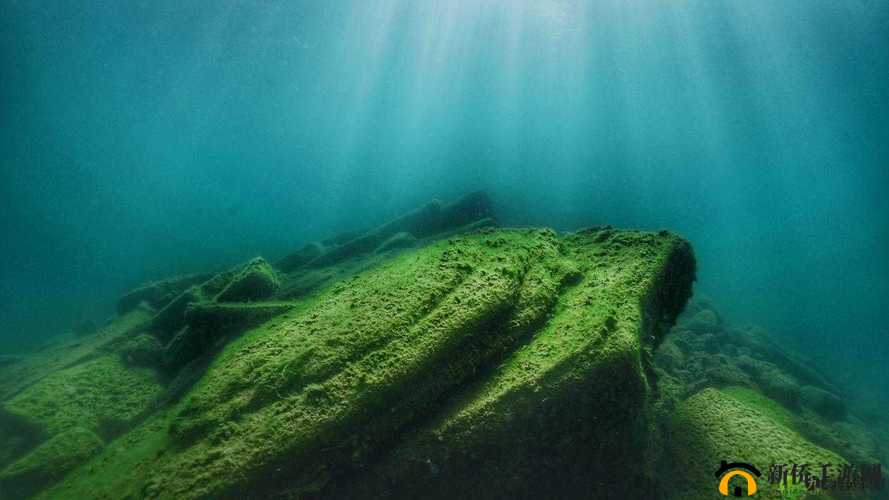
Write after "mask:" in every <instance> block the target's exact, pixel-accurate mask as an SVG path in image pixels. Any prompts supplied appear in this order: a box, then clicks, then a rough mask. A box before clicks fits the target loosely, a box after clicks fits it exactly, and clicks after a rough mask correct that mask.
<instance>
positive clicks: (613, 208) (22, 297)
mask: <svg viewBox="0 0 889 500" xmlns="http://www.w3.org/2000/svg"><path fill="white" fill-rule="evenodd" d="M2 11H3V14H2V16H0V71H2V74H0V130H2V132H0V141H2V142H0V162H2V167H0V214H2V215H0V217H2V218H0V221H2V226H0V231H2V234H3V238H2V245H0V318H2V320H0V354H17V353H24V352H27V351H29V350H30V349H33V348H34V347H35V346H37V345H39V344H40V343H42V342H44V341H45V340H47V339H49V338H50V337H53V336H55V335H58V334H61V333H65V332H67V331H70V330H71V329H73V328H76V327H77V325H79V324H81V323H83V322H84V321H92V322H94V323H96V324H102V323H103V322H104V321H105V318H106V317H108V316H110V315H111V314H112V313H113V311H114V303H115V300H116V298H117V297H118V296H120V295H121V294H122V293H124V292H125V291H127V290H129V289H132V288H134V287H135V286H137V285H138V284H140V283H142V282H146V281H150V280H153V279H159V278H163V277H167V276H171V275H175V274H180V273H186V272H210V271H216V270H219V269H221V268H225V267H228V266H232V265H235V264H237V263H239V262H243V261H245V260H247V259H249V258H252V257H255V256H257V255H264V256H266V257H269V258H277V257H281V256H283V255H286V254H288V253H290V252H292V251H293V250H294V249H296V248H299V247H300V246H302V245H303V244H305V243H307V242H309V241H313V240H316V239H322V238H325V237H328V236H331V235H334V234H337V233H339V232H342V231H346V230H355V229H367V228H370V227H374V226H376V225H378V224H380V223H383V222H385V221H387V220H389V219H391V218H393V217H395V216H397V215H399V214H401V213H404V212H405V211H406V210H409V209H411V208H413V207H416V206H418V205H420V204H422V203H423V202H425V201H427V200H429V199H432V198H439V199H442V200H450V199H453V198H455V197H456V196H458V195H460V194H462V193H465V192H469V191H475V190H484V191H486V192H487V193H488V194H489V196H490V197H491V199H492V200H493V203H494V206H495V207H496V209H497V213H498V217H499V219H500V222H501V224H502V225H505V226H546V227H553V228H555V229H557V230H560V231H571V230H576V229H580V228H583V227H587V226H593V225H602V224H610V225H614V226H616V227H631V228H642V229H650V230H660V229H669V230H671V231H675V232H677V233H679V234H681V235H683V236H684V237H685V238H687V239H688V240H689V241H690V242H691V243H692V245H693V247H694V249H695V253H696V255H697V260H698V265H699V270H698V281H697V284H696V294H698V295H704V296H707V297H709V298H710V299H711V300H712V301H713V302H714V303H716V304H718V305H719V307H720V309H721V310H722V311H723V313H724V314H725V315H726V316H727V317H729V318H731V319H732V321H733V322H735V323H739V324H740V323H750V324H758V325H762V326H763V327H765V328H766V329H767V330H768V331H769V332H770V335H771V336H772V337H773V338H775V339H778V340H779V341H780V342H782V343H784V344H785V345H787V346H789V347H792V348H793V349H795V350H797V351H799V352H802V353H805V354H807V355H808V356H810V357H811V358H813V359H814V360H815V362H816V363H817V366H818V367H819V369H820V370H823V371H825V372H829V373H830V375H831V376H832V377H834V379H836V380H840V381H843V382H844V383H845V384H846V386H847V387H850V388H852V389H850V390H854V391H855V394H854V396H856V397H867V398H871V399H873V400H874V401H889V391H887V389H886V387H889V370H887V368H886V361H887V359H889V323H887V321H886V319H887V310H889V259H887V255H889V2H886V1H883V0H843V1H827V0H813V1H805V2H803V1H797V2H793V1H785V2H774V1H712V0H687V1H667V0H663V1H640V2H624V1H619V0H605V1H590V2H581V1H556V0H552V1H531V0H527V1H519V0H449V1H419V2H418V1H407V0H403V1H396V0H362V1H345V0H343V1H301V2H292V1H276V0H271V1H247V0H243V1H234V0H224V1H213V2H210V1H188V2H183V1H168V0H161V1H152V2H145V1H124V2H119V1H104V0H85V1H81V2H58V1H46V0H3V4H2ZM850 397H851V396H850Z"/></svg>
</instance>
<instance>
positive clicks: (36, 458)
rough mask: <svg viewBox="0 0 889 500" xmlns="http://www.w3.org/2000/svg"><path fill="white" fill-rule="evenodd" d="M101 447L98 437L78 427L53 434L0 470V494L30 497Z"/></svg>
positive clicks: (101, 443) (94, 453) (10, 496)
mask: <svg viewBox="0 0 889 500" xmlns="http://www.w3.org/2000/svg"><path fill="white" fill-rule="evenodd" d="M102 446H103V442H102V440H101V438H99V436H97V435H96V434H95V433H93V432H92V431H89V430H86V429H83V428H80V427H72V428H70V429H67V430H65V431H64V432H61V433H59V434H56V435H55V436H53V437H52V438H50V439H48V440H47V441H45V442H43V443H42V444H40V446H38V447H37V448H35V449H34V450H33V451H31V452H30V453H28V454H27V455H25V456H24V457H22V458H21V459H19V460H17V461H16V462H14V463H13V464H11V465H10V466H8V467H6V468H5V469H3V470H2V471H0V493H2V494H3V495H5V496H8V497H9V498H13V497H19V498H21V497H26V496H30V495H32V494H33V493H35V492H36V490H39V489H41V488H42V487H44V486H45V485H47V484H52V483H54V482H55V481H58V480H59V479H61V478H62V477H64V475H65V474H66V473H67V472H68V471H70V470H72V469H74V468H76V467H78V466H79V465H81V464H83V462H84V461H86V460H88V459H89V458H91V457H93V456H94V455H96V454H97V453H98V452H99V450H101V449H102Z"/></svg>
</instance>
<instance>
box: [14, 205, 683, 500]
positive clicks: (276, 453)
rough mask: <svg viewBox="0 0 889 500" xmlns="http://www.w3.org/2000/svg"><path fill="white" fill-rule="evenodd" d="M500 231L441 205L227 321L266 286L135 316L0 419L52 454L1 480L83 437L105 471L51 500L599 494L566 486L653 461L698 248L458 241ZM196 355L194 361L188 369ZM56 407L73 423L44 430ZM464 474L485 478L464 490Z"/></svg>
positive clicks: (193, 290) (196, 292)
mask: <svg viewBox="0 0 889 500" xmlns="http://www.w3.org/2000/svg"><path fill="white" fill-rule="evenodd" d="M430 206H434V207H437V208H429V207H430ZM491 215H492V214H491V212H490V208H489V205H487V202H486V198H484V197H480V196H473V197H469V198H466V199H464V200H462V201H460V202H457V203H455V204H451V205H444V206H439V205H427V207H426V208H423V209H421V210H419V211H417V212H415V213H412V214H410V215H409V216H407V217H404V218H401V219H399V220H397V221H395V223H392V224H387V225H385V226H383V228H378V229H377V230H374V231H372V232H371V233H369V234H372V235H374V239H375V243H374V244H373V245H369V244H368V245H367V247H365V246H364V245H363V244H362V245H358V246H356V247H351V248H352V249H355V248H358V247H361V248H369V251H367V252H359V253H358V254H357V255H349V256H347V253H346V252H344V253H337V257H336V258H332V257H331V259H332V260H331V261H330V262H331V263H330V264H327V265H322V264H321V263H319V262H315V260H317V258H318V257H315V259H314V260H313V261H311V264H303V266H302V267H301V268H300V269H297V270H295V271H291V272H285V271H282V270H281V269H280V268H278V269H277V270H274V269H271V271H270V272H271V273H275V274H273V276H275V277H276V278H275V279H276V280H278V281H279V283H280V285H281V286H280V288H278V289H277V291H275V292H273V293H271V294H268V293H264V294H263V295H262V297H263V299H264V300H260V299H259V298H258V296H257V295H253V294H246V295H243V294H238V298H240V299H242V300H251V302H237V303H234V302H229V301H227V300H223V301H220V300H219V299H221V298H225V299H227V298H229V296H228V295H227V294H223V291H225V290H230V289H231V287H232V286H233V285H232V283H236V282H238V279H239V278H238V277H244V276H248V275H254V274H257V273H256V271H257V268H261V269H260V271H261V273H260V274H263V273H266V272H267V271H268V269H267V268H266V266H267V264H256V263H253V264H248V265H247V266H245V267H243V268H241V269H235V270H231V271H226V272H223V273H220V274H219V275H216V276H214V277H211V278H209V279H207V280H206V281H204V282H201V283H198V284H194V283H192V284H190V285H189V286H188V287H186V288H184V289H182V290H181V291H180V292H179V294H178V295H176V296H175V297H172V298H170V297H169V296H167V299H166V300H168V302H167V303H161V302H159V301H158V300H154V301H148V300H141V301H140V304H141V306H138V307H136V308H135V309H132V310H131V312H130V313H128V314H130V315H132V314H139V315H140V317H141V320H140V322H138V324H137V325H135V326H134V325H131V326H130V328H128V329H127V330H126V331H127V332H128V334H127V335H125V336H124V337H123V338H117V337H115V340H114V341H113V342H111V341H109V342H106V343H105V344H102V346H101V348H100V349H98V350H95V349H94V350H93V352H100V353H102V355H101V356H98V355H97V356H96V357H94V358H92V359H90V357H89V356H87V358H86V359H83V360H82V361H74V362H72V363H70V364H66V367H64V368H61V369H60V370H49V372H48V373H46V374H45V376H44V377H43V378H42V379H40V380H37V381H36V382H35V383H33V384H31V385H29V386H27V387H24V388H22V390H21V391H20V392H18V393H17V394H15V395H14V396H13V397H11V398H8V399H5V400H3V402H2V406H0V408H2V409H3V410H4V411H6V412H9V413H11V414H13V415H15V416H16V418H18V417H19V416H24V417H26V418H27V419H28V421H29V422H33V425H36V426H39V427H41V428H42V429H44V432H45V433H46V437H45V438H44V439H42V440H41V442H39V443H32V446H33V447H32V448H31V449H30V450H29V451H26V452H20V453H19V456H18V457H17V458H16V459H15V460H14V461H12V462H11V463H10V464H9V465H8V466H7V467H6V470H7V471H11V472H10V477H12V478H13V479H11V480H10V481H11V483H9V484H10V486H11V487H15V488H18V490H17V491H24V488H27V487H30V486H31V484H32V483H30V482H28V481H25V480H23V479H21V478H22V477H24V476H15V475H14V474H13V472H15V471H17V470H24V469H25V468H27V467H25V466H26V465H28V464H30V463H34V461H35V460H36V461H39V459H40V457H41V456H43V451H42V450H43V449H44V447H45V446H50V443H55V441H54V440H59V441H61V440H62V439H64V438H65V436H66V434H65V433H66V432H73V431H71V429H74V428H75V426H74V422H75V421H76V422H77V423H78V425H79V427H83V430H84V431H86V432H90V433H92V434H93V435H95V436H96V437H97V438H98V439H99V440H100V441H99V443H100V444H99V445H98V446H97V447H92V446H90V447H85V449H87V450H89V454H90V455H92V454H93V453H96V452H97V453H98V454H97V455H96V456H95V457H94V458H92V459H90V460H89V461H88V462H87V463H86V464H84V465H83V466H81V467H78V468H76V469H74V470H72V471H70V472H67V474H64V479H62V480H61V482H59V484H57V485H56V486H54V487H51V488H49V489H44V490H43V491H42V492H40V494H41V495H42V496H43V497H46V498H58V497H78V498H102V497H121V496H127V495H130V496H133V497H160V498H200V497H216V498H218V497H240V496H242V495H244V494H247V493H250V494H253V495H257V494H262V495H264V494H273V493H278V494H283V495H290V496H305V495H319V494H320V495H322V496H330V497H333V496H349V495H351V494H353V493H362V492H364V493H367V494H371V495H373V494H381V495H390V494H398V495H400V496H402V497H409V496H411V495H413V494H424V495H432V494H433V493H435V492H439V493H438V496H444V494H445V493H446V492H459V491H464V492H465V491H469V490H467V488H473V487H474V486H476V484H473V479H471V478H475V479H474V481H491V482H493V483H497V484H501V485H502V487H503V490H502V491H501V493H502V495H503V496H506V495H509V494H512V493H515V492H519V491H523V490H525V491H543V490H542V488H543V487H544V485H547V486H546V487H547V488H561V490H554V491H565V492H566V493H567V492H570V491H576V489H577V488H581V487H584V486H589V484H586V485H584V484H581V483H577V482H574V483H573V484H572V483H571V482H570V481H569V482H566V481H565V479H566V478H582V477H593V476H591V475H589V474H587V475H586V476H583V475H577V474H575V473H576V472H578V471H579V470H580V469H581V468H586V467H593V468H594V470H595V471H597V473H600V474H608V473H609V472H613V471H614V470H616V468H617V467H622V466H623V465H625V464H626V463H629V462H631V461H634V460H637V459H639V458H640V456H641V454H642V450H643V448H644V447H642V446H639V447H635V448H633V447H627V446H626V445H627V443H628V442H631V441H639V442H640V443H641V442H642V441H644V439H645V436H646V432H645V429H646V425H645V421H646V415H647V410H646V408H647V402H648V399H649V394H650V392H651V391H652V390H653V383H654V381H653V379H651V378H650V376H651V375H652V374H653V372H652V367H651V364H650V363H651V357H650V355H648V354H646V353H647V352H648V350H650V349H652V348H653V347H654V345H655V344H656V342H657V340H659V339H660V337H662V336H663V334H664V333H665V332H666V331H667V329H668V328H669V326H670V325H671V324H672V322H673V321H674V319H675V317H676V316H677V315H678V314H679V312H680V311H681V309H682V307H683V305H684V304H685V302H686V300H687V299H688V297H689V296H690V294H691V284H692V281H693V279H694V257H693V255H692V252H691V248H690V247H689V245H688V244H687V243H686V242H685V241H683V240H681V239H680V238H678V237H676V236H674V235H671V234H669V233H666V232H662V233H658V234H654V233H642V232H634V231H617V230H613V229H610V228H598V229H593V230H589V231H584V232H579V233H574V234H570V235H566V236H558V235H556V233H554V232H552V231H549V230H496V229H484V230H476V231H474V232H472V233H471V234H466V235H459V236H458V235H456V233H453V231H458V230H459V228H461V227H465V226H467V225H469V226H471V227H477V226H485V225H487V224H489V223H490V221H491V220H492V219H491V217H490V216H491ZM429 220H436V221H438V222H437V223H436V225H435V226H429V225H428V224H429V222H428V221H429ZM420 221H425V222H420ZM421 225H422V226H423V227H424V228H425V229H423V230H422V231H419V230H418V228H419V226H421ZM430 227H435V228H437V230H438V231H439V233H437V234H439V235H453V236H451V237H449V238H438V237H436V236H435V235H433V234H432V233H430V229H429V228H430ZM409 228H414V229H417V232H411V231H406V229H409ZM367 237H368V234H364V235H359V236H357V238H367ZM344 239H346V243H341V244H340V246H342V245H348V242H354V241H355V239H356V238H355V237H353V238H344ZM407 242H410V245H408V244H407ZM333 245H334V244H333V243H327V244H325V245H324V246H325V248H327V247H331V246H333ZM319 246H320V245H319ZM323 255H327V254H323ZM291 262H292V259H291ZM332 269H335V270H334V271H331V270H332ZM325 270H326V271H327V272H326V274H316V273H319V271H325ZM307 274H309V275H312V277H313V279H315V281H316V282H317V283H318V285H317V286H315V287H308V288H307V289H306V290H308V291H306V292H305V293H304V294H303V295H298V296H297V297H298V298H295V299H294V298H292V297H294V295H290V294H294V290H295V289H294V288H293V287H291V288H289V289H288V288H287V286H288V284H293V283H296V282H298V281H299V280H300V279H305V276H306V275H307ZM249 280H250V282H251V283H257V282H258V281H261V280H254V278H253V277H251V278H249ZM247 288H249V289H251V290H253V289H255V288H254V287H252V286H251V287H247ZM259 288H263V287H259ZM269 289H271V287H269V288H265V290H269ZM283 294H288V295H289V296H290V297H291V298H289V299H284V296H283ZM124 309H126V308H124ZM125 318H127V316H122V317H121V319H120V320H118V321H121V320H123V319H125ZM114 325H115V323H112V324H111V325H109V326H108V327H106V329H108V328H114ZM245 330H246V333H242V332H244V331H245ZM183 332H195V333H191V334H188V333H186V334H184V333H183ZM196 332H201V333H200V335H198V334H197V333H196ZM97 335H98V334H97ZM183 335H185V338H188V339H192V340H194V339H198V340H195V343H196V344H199V345H198V347H197V348H194V349H189V348H185V347H183V346H187V345H190V344H189V343H188V342H182V341H181V339H182V336H183ZM177 339H180V341H177ZM159 344H160V345H162V346H163V350H164V354H165V355H166V356H165V357H166V359H167V363H169V356H170V355H171V354H173V355H174V357H175V353H180V352H187V354H186V355H181V359H179V360H178V361H177V362H175V363H174V364H175V365H176V366H177V368H176V369H175V370H173V371H172V372H170V371H169V365H166V366H164V367H161V366H160V365H156V366H155V371H154V373H153V374H152V371H151V370H150V369H149V368H146V366H151V364H152V362H155V360H156V359H157V356H158V345H159ZM188 358H190V359H191V360H193V361H189V360H188ZM201 360H203V361H201ZM198 361H201V362H200V363H197V362H198ZM196 363H197V364H196ZM71 370H73V372H71ZM100 372H101V373H100ZM61 378H64V379H66V380H73V381H77V380H82V381H84V383H86V382H87V381H88V382H89V387H83V388H79V389H78V392H82V393H83V395H84V397H83V398H74V400H72V401H70V402H69V401H67V400H66V399H65V398H64V397H63V395H62V394H61V391H62V388H61V387H58V385H57V383H56V382H55V381H56V380H59V379H61ZM112 381H113V382H112ZM183 381H184V382H183ZM75 383H78V382H75ZM108 384H113V385H115V386H116V387H109V386H108ZM183 384H184V385H183ZM121 390H125V391H126V392H127V393H128V394H127V395H126V396H124V395H122V394H119V392H120V391H121ZM97 392H104V393H107V394H106V395H105V396H101V395H99V394H97ZM171 392H175V393H177V394H182V397H173V398H168V397H165V396H164V393H171ZM109 398H110V399H109ZM49 401H54V402H55V403H56V404H57V405H58V406H57V409H62V411H61V412H59V413H53V414H52V415H54V416H50V412H48V411H46V410H45V409H44V408H45V406H46V404H47V402H49ZM55 415H57V416H55ZM77 432H81V431H80V430H79V429H78V431H77ZM78 435H79V436H82V435H83V434H82V433H81V434H78ZM59 436H62V437H59ZM104 443H107V445H105V444H104ZM568 443H571V444H572V445H571V446H570V447H567V448H566V444H568ZM52 446H56V445H55V444H53V445H52ZM94 448H96V449H95V450H94ZM98 448H101V450H98ZM566 449H570V450H573V451H571V452H567V453H566V451H565V450H566ZM633 449H635V450H636V451H631V452H627V450H633ZM619 453H620V454H619ZM618 454H619V455H618ZM69 455H70V454H69ZM69 455H64V454H62V455H60V456H69ZM405 457H406V459H405V460H402V458H405ZM69 458H74V457H73V455H70V456H69ZM606 458H607V460H606ZM615 458H619V460H614V459H615ZM78 459H79V460H85V459H86V457H78ZM66 460H67V459H66ZM60 463H61V464H62V465H55V464H53V463H46V464H44V465H43V466H42V467H44V470H52V471H54V472H52V473H51V474H45V475H44V476H45V477H43V478H42V479H41V481H42V483H41V488H47V487H50V486H51V483H52V482H53V481H55V480H56V479H58V477H61V473H57V472H55V471H60V470H63V469H65V468H67V465H65V464H67V463H69V462H68V461H62V462H60ZM497 464H499V465H497ZM545 464H550V465H551V466H553V467H555V466H556V465H559V466H564V467H565V469H564V471H562V472H558V471H557V470H554V469H552V468H551V467H550V468H541V467H542V466H543V465H545ZM603 464H609V465H603ZM29 467H30V466H29ZM467 467H473V468H476V469H477V470H476V473H475V474H473V475H470V476H466V477H463V475H462V474H461V471H463V470H466V468H467ZM418 470H419V471H420V472H421V473H417V471H418ZM547 471H549V472H547ZM640 472H641V471H640ZM31 477H35V476H31ZM346 477H347V478H349V480H348V481H343V480H342V479H343V478H346ZM461 477H463V479H462V480H460V481H458V479H460V478H461ZM16 478H18V479H16ZM640 479H644V478H641V477H640ZM16 481H18V483H16ZM393 481H397V482H398V484H401V485H402V486H403V488H396V489H395V490H393V489H392V486H393V484H394V483H393ZM583 481H585V480H583ZM583 481H582V482H583ZM345 484H349V485H352V486H350V487H349V488H346V487H345V486H344V485H345ZM640 484H641V483H640ZM41 488H38V489H41ZM10 491H11V490H10ZM34 491H35V492H36V491H37V490H36V489H35V490H34Z"/></svg>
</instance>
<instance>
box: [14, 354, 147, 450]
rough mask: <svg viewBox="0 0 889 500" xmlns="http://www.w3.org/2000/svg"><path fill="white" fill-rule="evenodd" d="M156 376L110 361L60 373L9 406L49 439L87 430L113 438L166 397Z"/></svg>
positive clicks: (96, 361) (99, 360)
mask: <svg viewBox="0 0 889 500" xmlns="http://www.w3.org/2000/svg"><path fill="white" fill-rule="evenodd" d="M160 392H161V386H160V384H159V383H158V382H157V380H156V377H155V375H154V373H153V372H152V371H150V370H146V369H140V368H128V367H126V366H125V365H124V364H123V363H122V362H121V360H120V358H119V356H117V355H106V356H103V357H100V358H96V359H94V360H92V361H88V362H85V363H82V364H79V365H76V366H73V367H71V368H67V369H64V370H60V371H58V372H55V373H53V374H52V375H49V376H47V377H45V378H44V379H42V380H41V381H40V382H38V383H36V384H34V385H32V386H31V387H29V388H27V389H25V390H24V391H22V392H21V393H20V394H18V395H17V396H15V397H14V398H12V399H10V400H9V401H6V402H4V403H3V407H4V408H5V410H6V411H8V412H9V413H11V414H14V415H17V416H19V417H21V418H23V419H25V420H27V421H28V422H30V423H32V424H34V425H35V426H38V427H39V428H41V429H43V430H44V432H45V433H46V434H48V435H56V434H60V433H62V432H64V431H66V430H68V429H71V428H74V427H83V428H86V429H89V430H91V431H93V432H96V433H98V434H100V435H106V436H111V435H114V434H116V433H118V432H119V431H120V430H121V429H123V428H125V427H126V425H127V424H128V423H129V422H132V421H133V420H135V419H136V418H137V417H139V416H140V415H142V414H143V413H144V412H145V411H146V410H147V409H148V408H149V404H150V403H151V401H152V400H153V399H154V398H155V397H156V396H158V395H159V394H160Z"/></svg>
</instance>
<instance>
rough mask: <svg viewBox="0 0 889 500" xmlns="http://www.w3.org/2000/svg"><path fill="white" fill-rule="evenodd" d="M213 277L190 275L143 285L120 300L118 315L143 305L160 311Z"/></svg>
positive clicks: (118, 302)
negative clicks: (180, 295) (189, 289)
mask: <svg viewBox="0 0 889 500" xmlns="http://www.w3.org/2000/svg"><path fill="white" fill-rule="evenodd" d="M211 277H212V275H209V274H189V275H186V276H177V277H175V278H168V279H165V280H160V281H155V282H152V283H148V284H145V285H142V286H140V287H139V288H136V289H135V290H131V291H129V292H127V293H126V294H124V295H123V296H122V297H121V298H120V299H118V301H117V313H118V314H126V313H128V312H130V311H132V310H133V309H135V308H136V307H138V306H139V304H142V303H145V304H147V305H148V306H149V307H151V308H153V309H160V308H161V307H163V306H165V305H166V304H168V303H169V302H170V301H171V300H173V299H174V298H176V296H177V295H179V294H181V293H182V292H183V291H185V290H186V289H187V288H189V287H191V286H194V285H198V284H200V283H203V282H205V281H207V280H208V279H210V278H211Z"/></svg>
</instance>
